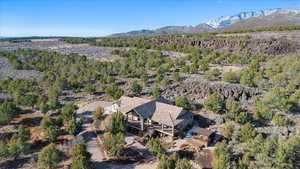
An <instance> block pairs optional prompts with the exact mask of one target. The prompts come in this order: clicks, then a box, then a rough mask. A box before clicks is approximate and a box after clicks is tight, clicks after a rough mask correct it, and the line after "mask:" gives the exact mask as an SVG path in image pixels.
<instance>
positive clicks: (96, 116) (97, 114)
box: [93, 106, 104, 120]
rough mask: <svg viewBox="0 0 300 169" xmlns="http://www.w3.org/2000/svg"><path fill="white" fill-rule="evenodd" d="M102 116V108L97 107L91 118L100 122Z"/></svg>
mask: <svg viewBox="0 0 300 169" xmlns="http://www.w3.org/2000/svg"><path fill="white" fill-rule="evenodd" d="M103 114H104V108H103V107H101V106H97V107H96V111H95V112H94V113H93V118H94V119H98V120H100V119H101V117H102V115H103Z"/></svg>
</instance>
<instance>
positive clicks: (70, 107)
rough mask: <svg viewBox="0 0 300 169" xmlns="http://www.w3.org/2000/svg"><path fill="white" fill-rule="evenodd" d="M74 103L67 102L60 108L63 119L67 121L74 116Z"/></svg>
mask: <svg viewBox="0 0 300 169" xmlns="http://www.w3.org/2000/svg"><path fill="white" fill-rule="evenodd" d="M75 109H76V107H75V105H74V104H73V103H68V104H66V105H64V107H63V108H62V110H61V115H62V117H63V119H64V120H65V121H68V120H70V119H72V118H73V117H75Z"/></svg>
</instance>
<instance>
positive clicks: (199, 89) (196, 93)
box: [163, 78, 260, 103]
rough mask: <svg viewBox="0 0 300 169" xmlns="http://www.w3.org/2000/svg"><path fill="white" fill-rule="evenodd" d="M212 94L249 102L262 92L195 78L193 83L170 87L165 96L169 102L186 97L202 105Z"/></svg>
mask: <svg viewBox="0 0 300 169" xmlns="http://www.w3.org/2000/svg"><path fill="white" fill-rule="evenodd" d="M212 93H218V94H220V95H221V96H222V97H223V98H224V99H228V100H239V101H242V102H247V101H248V100H249V99H251V98H253V97H254V96H257V95H258V94H259V93H260V92H259V90H257V89H255V88H249V87H244V86H242V85H239V84H231V83H224V82H210V81H206V80H204V79H202V78H194V80H193V81H185V82H184V83H179V84H172V85H171V86H168V87H167V88H166V89H165V91H164V93H163V96H164V97H165V98H167V99H169V100H175V98H176V97H178V96H186V97H187V98H188V100H191V101H192V102H194V103H202V101H203V99H205V98H206V97H208V96H209V95H211V94H212Z"/></svg>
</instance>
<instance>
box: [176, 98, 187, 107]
mask: <svg viewBox="0 0 300 169" xmlns="http://www.w3.org/2000/svg"><path fill="white" fill-rule="evenodd" d="M175 104H176V105H177V106H179V107H183V108H188V107H189V101H188V100H187V98H185V97H183V96H178V97H177V98H176V100H175Z"/></svg>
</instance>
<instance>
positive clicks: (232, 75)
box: [222, 72, 240, 83]
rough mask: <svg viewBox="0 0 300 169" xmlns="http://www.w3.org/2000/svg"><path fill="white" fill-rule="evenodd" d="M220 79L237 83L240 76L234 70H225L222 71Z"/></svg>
mask: <svg viewBox="0 0 300 169" xmlns="http://www.w3.org/2000/svg"><path fill="white" fill-rule="evenodd" d="M222 80H223V81H225V82H229V83H239V82H240V76H239V74H238V73H236V72H226V73H223V76H222Z"/></svg>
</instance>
